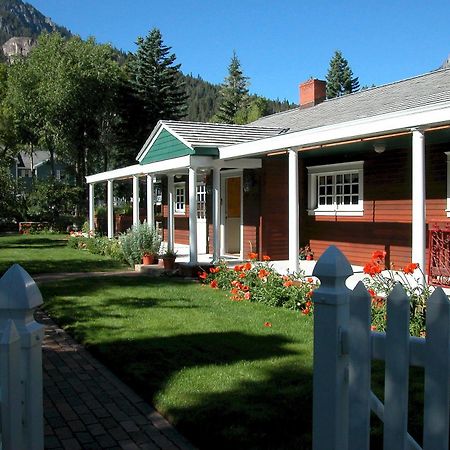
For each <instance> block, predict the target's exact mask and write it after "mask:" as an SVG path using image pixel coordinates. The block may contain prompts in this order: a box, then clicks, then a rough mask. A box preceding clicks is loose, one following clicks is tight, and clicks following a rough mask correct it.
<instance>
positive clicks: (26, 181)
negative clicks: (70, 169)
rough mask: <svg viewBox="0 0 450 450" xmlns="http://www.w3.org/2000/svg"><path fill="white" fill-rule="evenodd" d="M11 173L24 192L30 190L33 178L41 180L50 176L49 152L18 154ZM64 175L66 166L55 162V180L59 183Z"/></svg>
mask: <svg viewBox="0 0 450 450" xmlns="http://www.w3.org/2000/svg"><path fill="white" fill-rule="evenodd" d="M11 172H12V174H13V176H14V178H15V179H16V180H18V181H21V182H22V184H23V185H24V187H25V189H26V190H30V189H31V181H32V178H33V177H35V178H36V179H38V180H43V179H46V178H49V177H50V176H51V164H50V152H48V151H47V150H35V151H34V152H33V154H32V155H30V154H29V153H26V152H20V153H19V154H18V155H17V157H16V158H15V159H14V160H13V163H12V167H11ZM66 175H67V174H66V166H65V165H63V164H62V163H60V162H59V161H55V178H56V179H57V180H58V181H61V180H64V179H65V178H66Z"/></svg>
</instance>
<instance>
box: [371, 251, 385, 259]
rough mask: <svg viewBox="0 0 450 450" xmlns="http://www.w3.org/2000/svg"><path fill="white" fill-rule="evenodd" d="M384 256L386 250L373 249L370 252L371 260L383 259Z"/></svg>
mask: <svg viewBox="0 0 450 450" xmlns="http://www.w3.org/2000/svg"><path fill="white" fill-rule="evenodd" d="M384 258H386V252H385V251H384V250H375V251H374V252H373V253H372V260H374V261H378V260H384Z"/></svg>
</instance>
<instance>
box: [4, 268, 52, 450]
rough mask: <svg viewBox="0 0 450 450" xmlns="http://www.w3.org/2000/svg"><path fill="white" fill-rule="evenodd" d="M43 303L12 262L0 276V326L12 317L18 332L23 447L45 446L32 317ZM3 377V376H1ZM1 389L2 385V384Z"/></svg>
mask: <svg viewBox="0 0 450 450" xmlns="http://www.w3.org/2000/svg"><path fill="white" fill-rule="evenodd" d="M41 304H42V296H41V293H40V291H39V288H38V287H37V285H36V283H35V282H34V280H33V279H32V278H31V277H30V275H29V274H28V273H27V272H26V271H25V270H24V269H22V267H20V266H19V265H18V264H14V265H13V266H12V267H10V269H9V270H8V271H7V272H6V273H5V274H4V275H3V277H2V278H1V279H0V329H5V327H6V325H7V323H8V320H9V319H11V320H13V321H14V325H15V327H16V328H17V332H18V334H19V336H20V346H21V358H20V366H21V367H20V371H21V377H20V381H21V383H23V386H22V392H23V398H22V400H23V407H24V409H23V430H22V431H23V436H24V448H26V449H29V450H42V449H43V448H44V426H43V404H42V403H43V398H42V341H43V337H44V330H43V326H42V325H40V324H38V323H37V322H36V321H35V320H34V317H33V313H34V310H35V309H36V308H37V307H38V306H39V305H41ZM2 381H3V380H2ZM2 389H3V386H2Z"/></svg>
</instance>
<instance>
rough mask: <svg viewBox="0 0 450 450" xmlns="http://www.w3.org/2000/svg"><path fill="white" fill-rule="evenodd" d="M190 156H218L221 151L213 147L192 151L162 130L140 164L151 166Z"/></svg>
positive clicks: (197, 148) (198, 148)
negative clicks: (150, 164)
mask: <svg viewBox="0 0 450 450" xmlns="http://www.w3.org/2000/svg"><path fill="white" fill-rule="evenodd" d="M188 155H197V156H218V155H219V150H218V149H217V148H211V147H196V148H194V150H192V149H191V148H189V147H188V146H187V145H186V144H184V143H183V142H181V141H180V140H179V139H177V138H176V137H175V136H174V135H172V134H171V133H170V132H169V131H167V130H162V131H161V133H159V136H158V137H157V138H156V140H155V141H154V142H153V144H152V146H151V147H150V148H149V149H148V150H147V153H146V154H145V156H144V158H143V159H142V161H141V162H140V163H139V164H149V163H152V162H157V161H165V160H167V159H173V158H179V157H181V156H188Z"/></svg>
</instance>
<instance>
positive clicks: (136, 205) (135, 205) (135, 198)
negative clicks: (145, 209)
mask: <svg viewBox="0 0 450 450" xmlns="http://www.w3.org/2000/svg"><path fill="white" fill-rule="evenodd" d="M138 224H139V177H138V176H137V175H133V225H138Z"/></svg>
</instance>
